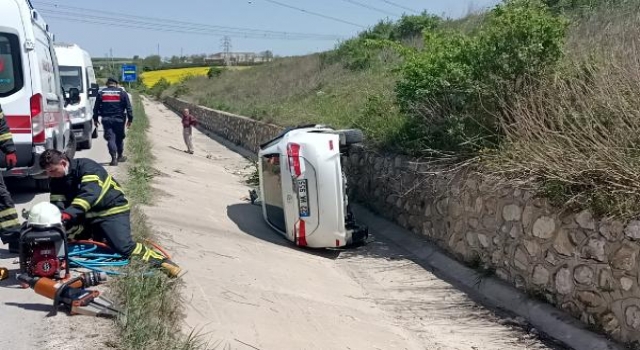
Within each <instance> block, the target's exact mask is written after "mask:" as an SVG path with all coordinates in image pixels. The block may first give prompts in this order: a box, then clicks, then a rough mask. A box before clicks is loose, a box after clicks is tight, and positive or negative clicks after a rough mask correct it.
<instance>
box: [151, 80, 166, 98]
mask: <svg viewBox="0 0 640 350" xmlns="http://www.w3.org/2000/svg"><path fill="white" fill-rule="evenodd" d="M170 86H171V83H170V82H169V81H168V80H167V79H165V78H160V80H158V82H157V83H155V84H154V85H153V86H152V87H151V89H149V93H150V94H151V95H153V96H155V97H156V98H160V96H161V95H162V93H163V92H164V91H165V90H166V89H168V88H169V87H170Z"/></svg>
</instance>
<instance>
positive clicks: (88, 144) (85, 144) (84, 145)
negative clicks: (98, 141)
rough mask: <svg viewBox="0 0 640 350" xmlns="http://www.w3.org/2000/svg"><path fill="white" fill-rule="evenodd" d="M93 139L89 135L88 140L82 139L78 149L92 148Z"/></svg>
mask: <svg viewBox="0 0 640 350" xmlns="http://www.w3.org/2000/svg"><path fill="white" fill-rule="evenodd" d="M91 146H92V139H91V137H89V138H88V139H87V140H86V141H82V142H79V143H78V150H82V149H91Z"/></svg>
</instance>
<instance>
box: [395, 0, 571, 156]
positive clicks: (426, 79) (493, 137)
mask: <svg viewBox="0 0 640 350" xmlns="http://www.w3.org/2000/svg"><path fill="white" fill-rule="evenodd" d="M566 28H567V23H566V21H564V20H563V19H562V18H560V17H557V16H555V15H554V14H552V13H551V12H550V11H549V9H548V7H547V6H546V5H544V4H542V3H541V2H539V1H536V0H509V1H506V2H505V3H504V4H501V5H498V6H497V7H496V8H494V9H493V10H492V11H491V12H490V13H489V15H488V18H487V21H486V22H485V23H484V25H483V26H482V27H481V28H480V29H479V31H478V32H477V33H476V34H475V35H468V34H462V33H460V32H457V31H452V30H437V31H435V32H429V31H426V32H425V33H424V35H425V40H424V42H425V49H424V50H422V51H416V50H403V54H404V56H405V59H406V61H405V63H404V65H403V66H402V68H401V79H400V81H399V82H398V84H397V87H396V95H397V102H398V104H399V105H400V107H401V109H402V111H403V112H405V113H407V114H408V115H409V116H411V117H412V118H413V119H414V121H413V123H414V125H415V126H418V127H420V129H421V130H420V131H419V132H415V133H416V135H417V137H418V138H419V140H415V141H416V145H415V146H416V147H418V148H421V149H433V150H439V151H452V152H475V151H477V150H479V149H481V148H486V147H495V146H496V144H497V142H499V137H500V134H501V132H500V130H499V127H498V123H497V119H496V115H500V114H501V113H503V112H504V110H503V109H504V108H505V107H506V106H508V103H509V101H510V100H511V99H512V97H513V96H514V95H517V94H518V93H519V92H520V91H523V90H524V89H525V88H526V87H529V86H530V85H529V84H531V83H533V82H535V81H537V80H538V79H540V78H542V77H544V76H546V75H547V74H548V73H549V72H550V71H552V69H553V67H554V66H555V63H556V62H558V60H559V59H560V58H561V57H562V45H563V39H564V32H565V30H566Z"/></svg>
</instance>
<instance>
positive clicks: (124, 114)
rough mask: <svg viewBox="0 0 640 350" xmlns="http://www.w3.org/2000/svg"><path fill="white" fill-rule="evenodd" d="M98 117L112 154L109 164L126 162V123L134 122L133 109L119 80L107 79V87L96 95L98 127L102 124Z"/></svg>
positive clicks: (94, 118) (95, 112)
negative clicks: (119, 84)
mask: <svg viewBox="0 0 640 350" xmlns="http://www.w3.org/2000/svg"><path fill="white" fill-rule="evenodd" d="M98 117H102V126H103V129H104V139H105V140H107V147H108V148H109V154H110V155H111V163H109V165H112V166H116V165H118V162H124V161H126V160H127V157H125V156H124V138H125V124H126V126H127V128H128V127H130V126H131V123H132V122H133V111H132V109H131V101H130V100H129V94H127V93H126V92H125V91H124V90H122V89H121V88H119V87H118V81H117V80H115V79H113V78H109V79H107V87H106V88H104V89H102V91H100V93H99V94H98V96H97V97H96V102H95V104H94V106H93V122H94V123H95V125H96V127H98V126H99V125H100V121H99V120H98Z"/></svg>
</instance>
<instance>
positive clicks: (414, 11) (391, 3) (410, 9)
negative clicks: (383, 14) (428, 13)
mask: <svg viewBox="0 0 640 350" xmlns="http://www.w3.org/2000/svg"><path fill="white" fill-rule="evenodd" d="M379 1H382V2H384V3H385V4H389V5H391V6H395V7H397V8H401V9H403V10H407V11H411V12H413V13H419V12H420V11H416V10H414V9H412V8H408V7H406V6H402V5H400V4H396V3H395V2H393V1H389V0H379Z"/></svg>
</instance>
